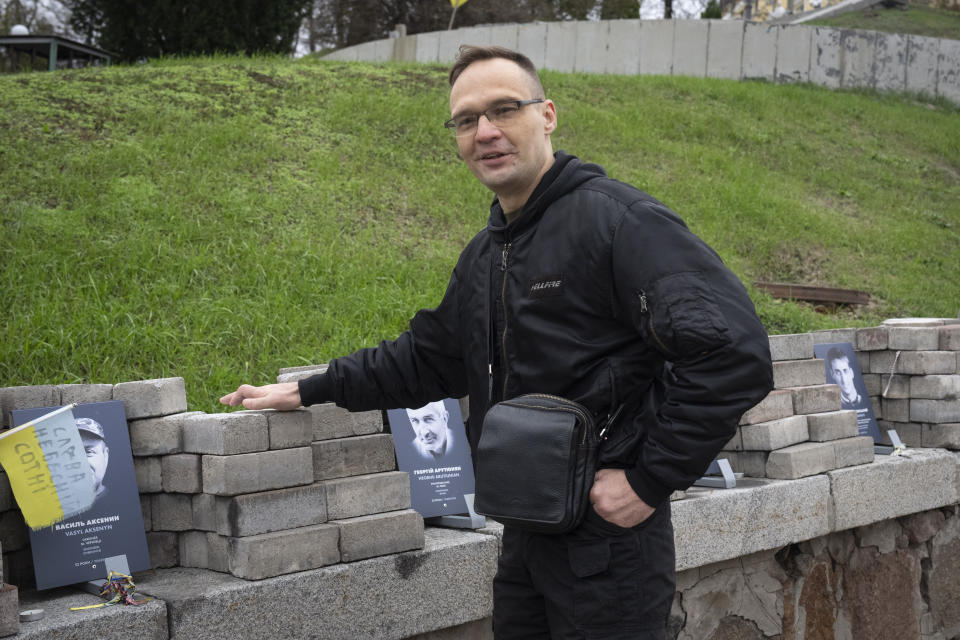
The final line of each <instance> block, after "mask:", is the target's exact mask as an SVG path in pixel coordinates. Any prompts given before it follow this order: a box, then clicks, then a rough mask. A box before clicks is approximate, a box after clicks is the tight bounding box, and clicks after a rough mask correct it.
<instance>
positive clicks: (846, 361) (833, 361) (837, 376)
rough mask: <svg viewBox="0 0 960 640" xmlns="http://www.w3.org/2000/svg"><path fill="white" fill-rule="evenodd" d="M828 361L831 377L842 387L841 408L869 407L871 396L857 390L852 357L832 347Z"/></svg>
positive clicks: (828, 354)
mask: <svg viewBox="0 0 960 640" xmlns="http://www.w3.org/2000/svg"><path fill="white" fill-rule="evenodd" d="M827 362H828V363H829V364H830V377H831V378H833V383H834V384H836V385H837V386H839V387H840V406H841V408H843V409H866V408H867V407H869V406H870V404H869V403H870V400H869V398H867V397H865V396H864V395H863V394H861V393H860V392H859V391H858V390H857V385H856V382H855V381H854V374H853V367H851V366H850V357H849V356H848V355H847V354H846V353H844V352H843V350H841V349H838V348H837V347H832V348H831V349H830V351H828V352H827Z"/></svg>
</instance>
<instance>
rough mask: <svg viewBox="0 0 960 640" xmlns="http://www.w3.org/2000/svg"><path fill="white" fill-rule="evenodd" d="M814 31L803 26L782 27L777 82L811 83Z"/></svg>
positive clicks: (778, 49)
mask: <svg viewBox="0 0 960 640" xmlns="http://www.w3.org/2000/svg"><path fill="white" fill-rule="evenodd" d="M812 36H813V30H812V29H810V28H809V27H805V26H803V25H796V26H783V27H780V34H779V35H778V36H777V72H776V79H777V82H809V81H810V57H811V56H810V50H811V46H812V45H811V42H812Z"/></svg>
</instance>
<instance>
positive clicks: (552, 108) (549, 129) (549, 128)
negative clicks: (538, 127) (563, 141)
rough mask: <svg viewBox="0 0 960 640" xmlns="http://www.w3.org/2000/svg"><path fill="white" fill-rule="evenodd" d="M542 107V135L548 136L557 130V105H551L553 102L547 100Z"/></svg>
mask: <svg viewBox="0 0 960 640" xmlns="http://www.w3.org/2000/svg"><path fill="white" fill-rule="evenodd" d="M544 105H545V106H544V111H543V118H544V120H545V122H544V133H545V134H546V135H550V134H551V133H553V132H554V131H555V130H556V129H557V105H555V104H554V103H553V100H547V101H546V102H545V103H544Z"/></svg>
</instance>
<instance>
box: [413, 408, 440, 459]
mask: <svg viewBox="0 0 960 640" xmlns="http://www.w3.org/2000/svg"><path fill="white" fill-rule="evenodd" d="M407 418H409V419H410V426H411V427H413V432H414V433H415V434H416V435H417V442H418V443H420V446H421V447H422V448H423V450H424V451H429V452H430V453H435V454H441V453H443V452H444V447H445V446H446V444H447V412H446V411H445V410H443V409H442V408H441V407H440V406H437V403H431V404H428V405H427V406H425V407H421V408H419V409H407Z"/></svg>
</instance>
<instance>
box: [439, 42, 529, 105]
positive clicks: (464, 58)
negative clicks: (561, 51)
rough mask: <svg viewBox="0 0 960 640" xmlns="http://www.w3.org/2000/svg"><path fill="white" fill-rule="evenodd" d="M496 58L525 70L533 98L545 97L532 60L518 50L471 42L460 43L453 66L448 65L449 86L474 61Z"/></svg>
mask: <svg viewBox="0 0 960 640" xmlns="http://www.w3.org/2000/svg"><path fill="white" fill-rule="evenodd" d="M496 58H503V59H504V60H509V61H510V62H513V63H515V64H516V65H517V66H519V67H520V68H521V69H523V70H524V71H525V72H526V74H527V76H529V77H530V82H531V90H532V91H531V92H532V93H533V97H534V98H545V97H546V94H545V93H544V92H543V85H542V84H541V83H540V76H539V75H537V68H536V67H535V66H534V64H533V61H532V60H530V58H528V57H527V56H525V55H523V54H522V53H520V52H519V51H514V50H513V49H507V48H506V47H497V46H482V47H481V46H477V45H472V44H463V45H460V50H459V51H458V52H457V59H456V60H455V61H454V63H453V66H452V67H450V86H451V87H452V86H453V83H455V82H456V81H457V78H459V77H460V74H461V73H463V71H464V69H466V68H467V67H469V66H470V65H472V64H473V63H474V62H480V61H481V60H494V59H496Z"/></svg>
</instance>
